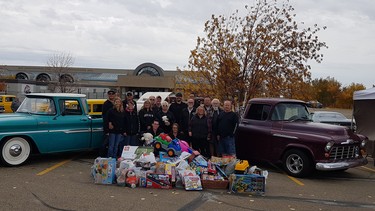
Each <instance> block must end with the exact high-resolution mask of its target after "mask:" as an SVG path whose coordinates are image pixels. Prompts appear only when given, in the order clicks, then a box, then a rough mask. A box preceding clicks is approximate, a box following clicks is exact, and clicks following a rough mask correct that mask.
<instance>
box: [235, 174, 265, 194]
mask: <svg viewBox="0 0 375 211" xmlns="http://www.w3.org/2000/svg"><path fill="white" fill-rule="evenodd" d="M265 182H266V179H265V177H264V176H260V175H257V174H231V175H230V176H229V183H230V185H229V191H231V192H233V193H244V192H250V193H256V194H264V192H265V191H266V183H265Z"/></svg>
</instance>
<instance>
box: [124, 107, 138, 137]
mask: <svg viewBox="0 0 375 211" xmlns="http://www.w3.org/2000/svg"><path fill="white" fill-rule="evenodd" d="M125 123H126V125H125V132H126V135H128V136H131V135H137V134H138V133H139V120H138V115H137V112H136V111H134V110H133V111H131V112H129V111H127V110H125Z"/></svg>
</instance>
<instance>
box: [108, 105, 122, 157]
mask: <svg viewBox="0 0 375 211" xmlns="http://www.w3.org/2000/svg"><path fill="white" fill-rule="evenodd" d="M107 118H108V132H109V144H108V157H112V158H117V157H118V151H121V150H119V149H122V148H121V146H119V145H121V144H120V143H121V142H122V141H123V139H124V133H125V121H124V120H125V112H124V108H123V106H122V101H121V98H116V99H115V101H114V106H113V108H111V109H109V111H108V116H107Z"/></svg>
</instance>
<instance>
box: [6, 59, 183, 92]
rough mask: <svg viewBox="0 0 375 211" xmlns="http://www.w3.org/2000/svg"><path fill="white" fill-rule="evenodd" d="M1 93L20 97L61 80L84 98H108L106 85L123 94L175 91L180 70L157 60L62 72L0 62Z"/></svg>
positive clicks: (47, 89)
mask: <svg viewBox="0 0 375 211" xmlns="http://www.w3.org/2000/svg"><path fill="white" fill-rule="evenodd" d="M0 71H1V72H0V74H1V79H0V80H2V82H3V87H2V90H0V93H2V94H13V95H17V96H18V97H20V98H23V97H24V95H25V94H27V93H30V92H34V93H36V92H56V86H58V82H59V81H61V80H65V81H69V82H71V85H72V92H74V93H81V94H86V95H87V98H97V99H98V98H107V91H108V90H109V89H116V90H117V91H118V92H119V93H120V96H121V97H122V98H123V97H124V96H125V93H127V92H132V93H133V95H134V98H137V97H139V96H141V95H142V94H143V93H145V92H148V91H158V92H160V91H174V90H175V88H176V79H177V78H178V75H179V72H178V71H176V70H174V71H173V70H166V71H165V70H163V69H162V68H161V67H159V66H158V65H156V64H153V63H143V64H141V65H139V66H138V67H137V68H135V69H104V68H78V67H69V68H66V69H65V70H64V72H63V73H61V72H59V73H57V72H56V69H53V68H50V67H47V66H7V65H5V66H0Z"/></svg>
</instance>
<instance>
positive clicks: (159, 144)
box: [155, 142, 161, 150]
mask: <svg viewBox="0 0 375 211" xmlns="http://www.w3.org/2000/svg"><path fill="white" fill-rule="evenodd" d="M155 149H158V150H159V149H161V143H160V142H156V143H155Z"/></svg>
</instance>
